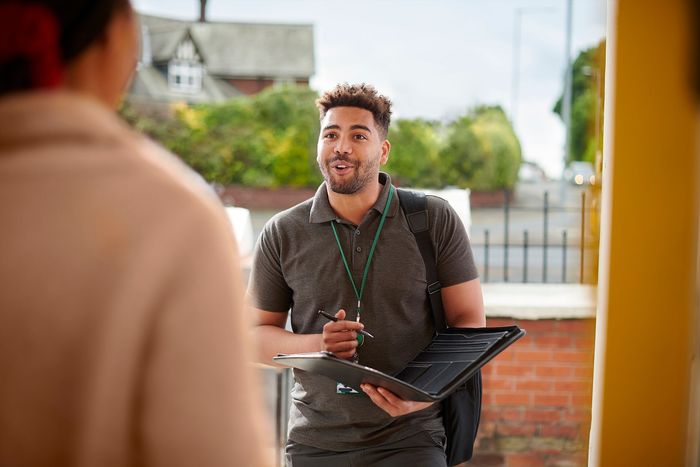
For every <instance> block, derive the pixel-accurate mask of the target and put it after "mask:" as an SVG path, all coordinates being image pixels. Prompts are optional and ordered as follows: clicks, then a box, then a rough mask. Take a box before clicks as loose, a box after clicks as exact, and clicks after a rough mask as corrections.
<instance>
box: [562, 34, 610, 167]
mask: <svg viewBox="0 0 700 467" xmlns="http://www.w3.org/2000/svg"><path fill="white" fill-rule="evenodd" d="M604 64H605V41H601V42H600V44H598V45H597V46H596V47H591V48H589V49H586V50H583V51H581V52H580V53H579V54H578V56H577V57H576V60H574V63H573V65H572V82H571V136H570V138H571V153H570V154H568V156H567V161H572V160H575V161H580V160H585V161H589V162H594V161H595V153H596V150H597V149H599V148H601V147H602V136H601V135H602V115H603V108H602V107H603V99H602V97H603V96H602V95H601V96H598V93H599V90H600V91H601V92H602V89H604V86H603V82H602V80H603V79H604V76H605V70H604ZM563 100H564V96H563V94H562V95H561V96H560V97H559V99H558V100H557V102H556V103H555V104H554V108H553V111H554V112H555V113H556V114H557V115H559V117H561V118H562V119H563V114H562V106H563ZM596 115H597V117H598V118H597V123H598V128H597V129H596V127H595V124H596ZM596 135H598V141H596Z"/></svg>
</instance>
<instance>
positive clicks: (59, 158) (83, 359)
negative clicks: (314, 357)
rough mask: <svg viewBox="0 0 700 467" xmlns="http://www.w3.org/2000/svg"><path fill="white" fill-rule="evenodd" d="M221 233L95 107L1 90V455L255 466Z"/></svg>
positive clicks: (239, 326)
mask: <svg viewBox="0 0 700 467" xmlns="http://www.w3.org/2000/svg"><path fill="white" fill-rule="evenodd" d="M242 297H243V291H242V285H241V277H240V271H239V268H238V261H237V253H236V249H235V241H234V238H233V233H232V232H231V229H230V226H229V224H228V222H227V220H226V218H225V214H224V212H223V210H222V209H221V208H220V206H219V205H218V203H217V202H216V200H215V198H214V197H213V196H212V195H211V194H210V193H209V192H208V190H206V185H205V184H204V183H203V182H201V179H199V178H198V177H197V176H195V175H194V174H193V173H192V172H190V171H189V170H188V169H187V168H186V167H185V166H184V165H183V164H181V163H180V162H179V161H178V160H177V159H176V158H174V157H173V156H171V155H170V154H168V153H166V152H165V151H164V150H162V149H160V148H158V147H157V146H156V145H154V144H152V143H150V142H149V141H148V140H146V139H145V138H143V137H141V136H139V135H137V134H136V133H134V132H132V131H131V130H130V129H129V128H128V127H127V126H126V125H124V124H123V123H122V122H121V121H120V120H119V119H118V118H117V117H116V116H114V114H113V113H112V112H111V111H109V110H107V109H105V108H104V107H102V106H101V105H100V104H98V103H96V102H94V101H90V100H88V99H86V98H83V97H78V96H75V95H70V94H63V93H58V92H54V93H31V94H25V95H15V96H11V97H3V98H0V465H2V466H23V467H30V466H40V465H41V466H47V465H51V466H85V467H88V466H89V467H94V466H128V465H145V466H164V467H165V466H167V467H174V466H258V465H269V463H268V462H266V460H267V456H265V452H264V450H265V448H266V447H267V446H268V445H267V444H262V443H264V440H263V436H262V433H263V429H262V420H261V419H262V418H263V417H264V415H263V408H262V405H261V401H260V400H259V397H258V396H257V392H258V391H257V389H258V384H257V380H256V379H255V376H254V374H253V371H252V370H251V369H250V368H249V367H248V365H247V362H248V361H250V360H251V359H250V355H249V352H251V349H250V346H249V343H248V325H247V323H246V319H247V318H246V317H245V316H244V313H243V312H242V311H243V303H242Z"/></svg>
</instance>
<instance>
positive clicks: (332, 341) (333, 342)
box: [321, 310, 364, 359]
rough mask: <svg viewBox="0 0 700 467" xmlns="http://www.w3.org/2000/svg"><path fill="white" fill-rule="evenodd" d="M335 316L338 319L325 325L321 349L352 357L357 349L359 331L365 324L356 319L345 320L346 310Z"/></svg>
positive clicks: (339, 355) (348, 357)
mask: <svg viewBox="0 0 700 467" xmlns="http://www.w3.org/2000/svg"><path fill="white" fill-rule="evenodd" d="M335 317H336V318H338V321H335V322H334V321H330V322H328V323H326V325H325V326H323V336H322V339H323V340H322V342H321V350H327V351H328V352H333V353H334V354H335V355H336V356H338V357H340V358H347V359H350V358H352V357H353V356H354V355H355V351H356V349H357V345H358V343H357V331H359V330H360V329H362V328H364V325H363V324H362V323H357V322H355V321H345V310H339V311H338V312H337V313H336V314H335Z"/></svg>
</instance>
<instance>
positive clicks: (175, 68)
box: [168, 38, 204, 94]
mask: <svg viewBox="0 0 700 467" xmlns="http://www.w3.org/2000/svg"><path fill="white" fill-rule="evenodd" d="M203 75H204V68H203V67H202V63H201V61H200V59H199V54H198V53H197V49H196V48H195V45H194V42H192V39H191V38H187V39H185V40H184V41H182V43H181V44H180V45H179V46H178V48H177V50H176V51H175V56H174V57H173V59H172V60H170V62H169V63H168V85H169V86H170V89H171V90H173V91H179V92H185V93H192V94H194V93H197V92H199V91H201V90H202V76H203Z"/></svg>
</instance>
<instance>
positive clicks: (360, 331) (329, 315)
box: [318, 310, 374, 339]
mask: <svg viewBox="0 0 700 467" xmlns="http://www.w3.org/2000/svg"><path fill="white" fill-rule="evenodd" d="M318 314H319V315H322V316H325V317H326V318H328V319H330V320H331V321H333V322H337V321H338V318H336V317H335V316H333V315H332V314H330V313H326V312H325V311H323V310H318ZM357 332H359V333H360V334H362V335H363V336H367V337H371V338H372V339H374V336H373V335H372V334H370V333H368V332H367V331H365V330H364V329H360V330H359V331H357Z"/></svg>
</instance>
